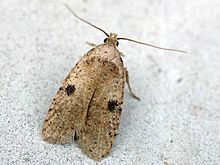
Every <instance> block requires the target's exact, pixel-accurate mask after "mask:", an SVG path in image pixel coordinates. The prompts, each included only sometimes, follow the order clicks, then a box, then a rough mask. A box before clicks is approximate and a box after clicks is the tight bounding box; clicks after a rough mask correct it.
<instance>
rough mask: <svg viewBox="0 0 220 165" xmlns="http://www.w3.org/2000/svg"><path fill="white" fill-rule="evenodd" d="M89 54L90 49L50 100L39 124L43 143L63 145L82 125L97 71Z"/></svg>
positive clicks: (94, 85) (97, 68)
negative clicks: (42, 122) (45, 114)
mask: <svg viewBox="0 0 220 165" xmlns="http://www.w3.org/2000/svg"><path fill="white" fill-rule="evenodd" d="M91 54H93V50H91V51H89V52H88V53H87V54H86V55H85V56H84V57H83V58H82V59H81V60H80V61H79V62H78V63H77V64H76V66H75V67H74V68H73V69H72V70H71V72H70V73H69V75H68V76H67V77H66V79H65V80H64V82H63V84H62V86H61V87H60V89H59V91H58V92H57V94H56V96H55V98H54V99H53V101H52V103H51V106H50V108H49V111H48V114H47V116H46V118H45V121H44V125H43V130H42V137H43V140H45V141H47V142H49V143H61V144H64V143H67V142H69V141H70V140H71V139H72V137H73V136H74V135H75V132H78V131H79V130H80V129H81V127H82V124H84V119H85V116H86V115H87V109H88V104H89V102H90V100H91V97H92V95H93V93H94V91H95V87H96V86H97V78H96V76H97V75H99V72H100V68H101V66H100V62H99V61H97V59H96V58H94V57H93V56H91Z"/></svg>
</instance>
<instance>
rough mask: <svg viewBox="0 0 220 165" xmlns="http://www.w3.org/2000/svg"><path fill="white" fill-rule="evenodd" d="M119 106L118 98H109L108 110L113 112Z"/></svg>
mask: <svg viewBox="0 0 220 165" xmlns="http://www.w3.org/2000/svg"><path fill="white" fill-rule="evenodd" d="M117 106H118V101H117V100H109V101H108V110H109V111H110V112H113V111H114V110H115V109H116V107H117Z"/></svg>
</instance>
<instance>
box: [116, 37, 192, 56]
mask: <svg viewBox="0 0 220 165" xmlns="http://www.w3.org/2000/svg"><path fill="white" fill-rule="evenodd" d="M117 39H118V40H127V41H131V42H135V43H138V44H142V45H147V46H150V47H153V48H157V49H162V50H168V51H176V52H181V53H188V52H186V51H183V50H178V49H171V48H162V47H159V46H155V45H152V44H148V43H144V42H140V41H136V40H133V39H130V38H124V37H119V38H117Z"/></svg>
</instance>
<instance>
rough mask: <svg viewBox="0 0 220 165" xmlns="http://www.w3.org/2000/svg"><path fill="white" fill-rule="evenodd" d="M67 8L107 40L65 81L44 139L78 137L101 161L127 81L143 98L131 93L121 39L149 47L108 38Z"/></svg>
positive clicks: (110, 141) (108, 148) (113, 132)
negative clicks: (120, 48) (119, 42)
mask: <svg viewBox="0 0 220 165" xmlns="http://www.w3.org/2000/svg"><path fill="white" fill-rule="evenodd" d="M66 7H67V8H68V9H69V10H70V11H71V12H72V13H73V15H74V16H76V17H77V18H78V19H80V20H82V21H83V22H86V23H87V24H89V25H91V26H93V27H95V28H97V29H99V30H101V31H102V32H104V33H105V34H106V36H107V38H106V39H105V40H104V44H101V45H98V46H96V47H95V48H93V49H91V50H90V51H89V52H88V53H86V54H85V55H84V56H83V57H82V58H81V59H80V60H79V62H78V63H77V64H76V65H75V67H74V68H73V69H72V70H71V71H70V73H69V75H68V76H67V77H66V78H65V80H64V82H63V83H62V85H61V87H60V89H59V90H58V92H57V94H56V95H55V97H54V99H53V101H52V103H51V105H50V107H49V111H48V113H47V116H46V118H45V121H44V125H43V130H42V138H43V140H45V141H47V142H49V143H56V144H65V143H68V142H70V141H71V140H72V139H73V138H74V140H76V141H77V143H78V144H79V146H80V147H81V148H82V150H83V151H84V152H85V153H86V154H87V155H88V156H89V157H91V158H92V159H94V160H100V159H101V158H103V157H105V156H106V155H108V154H109V153H110V151H111V148H112V145H113V143H114V141H115V137H116V135H117V133H118V126H119V120H120V116H121V113H122V107H121V106H122V104H123V95H124V84H125V81H126V82H127V84H128V87H129V90H130V93H131V95H132V96H133V97H134V98H136V99H139V98H138V97H136V96H135V95H134V94H133V92H132V91H131V87H130V85H129V79H128V72H127V70H126V68H125V67H124V65H123V61H122V58H121V55H122V54H121V53H120V52H119V51H118V49H117V46H118V40H119V39H124V40H130V41H133V42H137V43H141V44H145V45H149V44H146V43H142V42H139V41H135V40H131V39H127V38H117V34H114V33H110V35H108V34H107V33H106V32H105V31H104V30H102V29H100V28H98V27H96V26H95V25H93V24H91V23H89V22H87V21H85V20H83V19H82V18H80V17H79V16H77V15H76V14H75V13H74V12H73V11H72V10H71V9H70V8H69V7H68V6H66ZM149 46H153V45H149ZM153 47H156V46H153ZM157 48H160V47H157ZM160 49H165V50H173V49H166V48H160ZM174 51H179V50H174Z"/></svg>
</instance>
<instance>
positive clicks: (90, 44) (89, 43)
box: [86, 42, 97, 47]
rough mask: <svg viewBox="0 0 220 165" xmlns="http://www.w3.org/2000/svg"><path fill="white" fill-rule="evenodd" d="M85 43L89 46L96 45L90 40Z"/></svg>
mask: <svg viewBox="0 0 220 165" xmlns="http://www.w3.org/2000/svg"><path fill="white" fill-rule="evenodd" d="M86 44H88V45H89V46H91V47H96V46H97V45H96V44H94V43H91V42H86Z"/></svg>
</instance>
